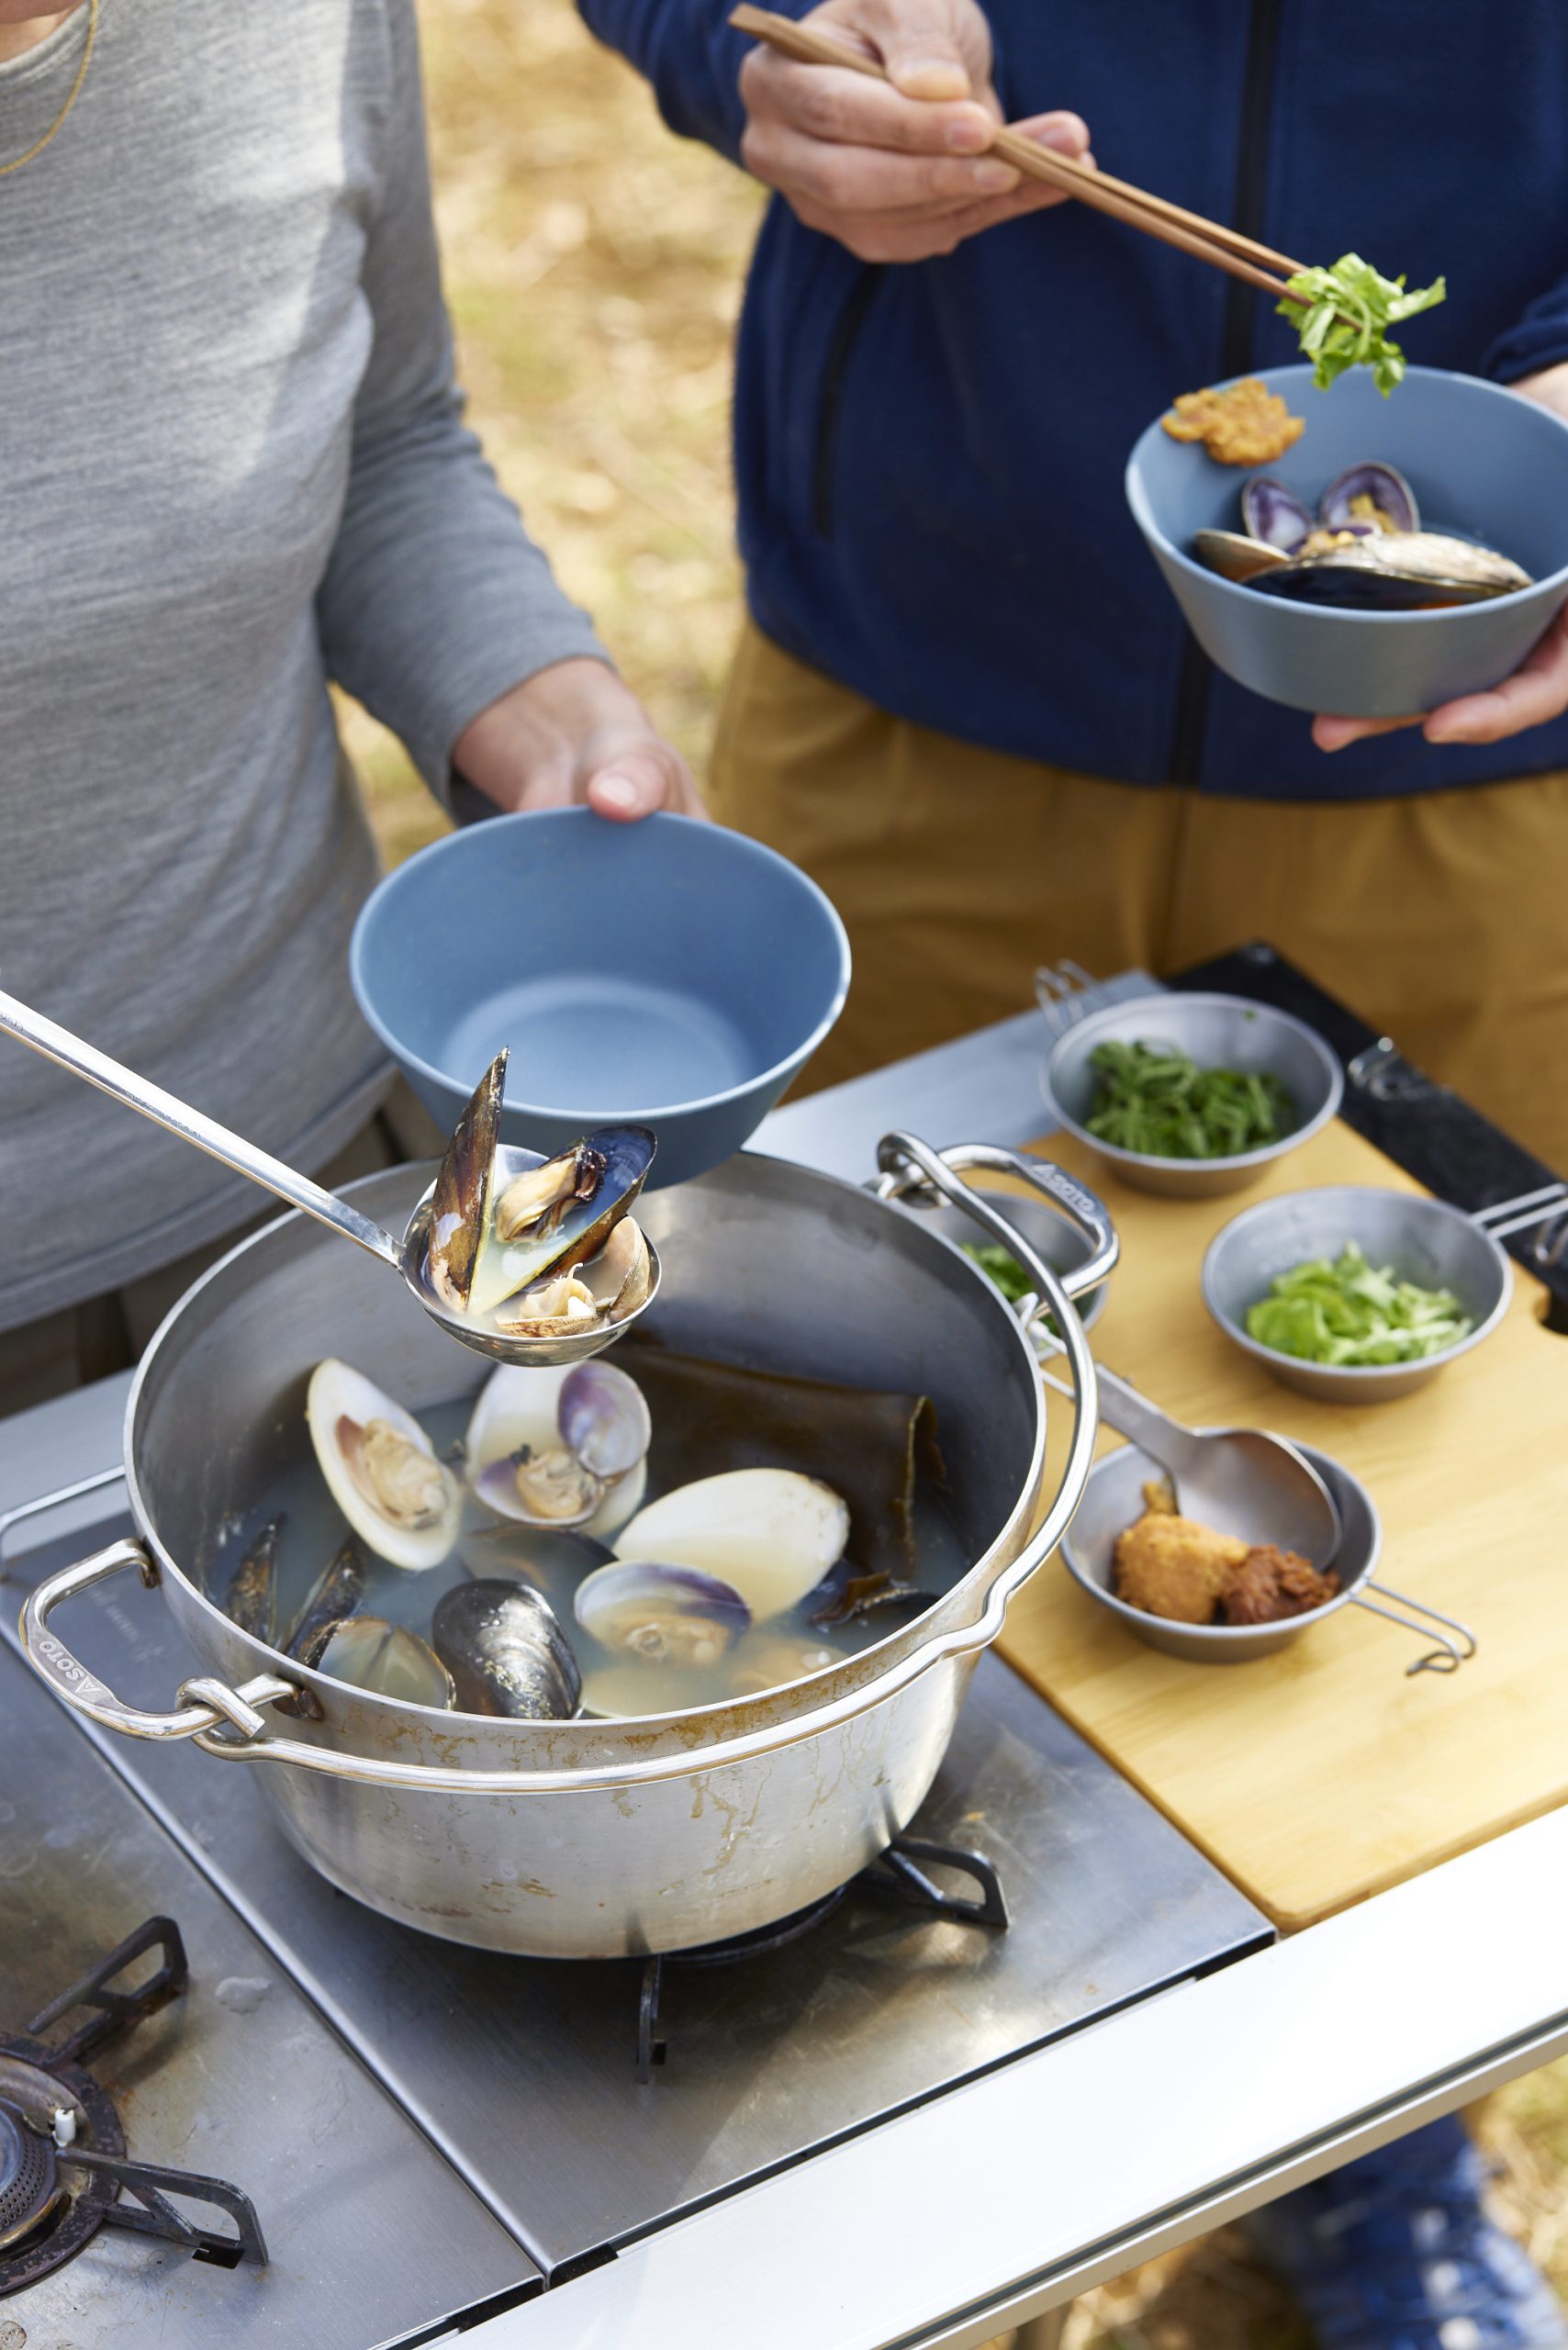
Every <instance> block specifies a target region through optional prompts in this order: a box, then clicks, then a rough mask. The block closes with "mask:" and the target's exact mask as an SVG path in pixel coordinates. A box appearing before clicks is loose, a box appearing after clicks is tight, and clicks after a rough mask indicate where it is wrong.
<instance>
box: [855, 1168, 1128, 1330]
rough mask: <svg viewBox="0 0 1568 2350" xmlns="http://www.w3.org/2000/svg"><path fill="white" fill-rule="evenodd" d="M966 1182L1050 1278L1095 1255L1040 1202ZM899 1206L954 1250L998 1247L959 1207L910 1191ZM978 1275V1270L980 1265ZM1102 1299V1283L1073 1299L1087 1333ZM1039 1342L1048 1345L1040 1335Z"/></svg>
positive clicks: (1102, 1307) (974, 1181)
mask: <svg viewBox="0 0 1568 2350" xmlns="http://www.w3.org/2000/svg"><path fill="white" fill-rule="evenodd" d="M968 1180H969V1182H970V1183H972V1184H973V1185H974V1188H975V1190H976V1191H979V1192H987V1193H988V1195H989V1196H990V1197H991V1198H994V1200H995V1202H996V1203H997V1205H998V1207H999V1208H1000V1209H1001V1210H1002V1214H1003V1215H1004V1216H1005V1217H1006V1218H1007V1221H1008V1223H1009V1224H1014V1225H1017V1227H1018V1231H1019V1235H1020V1237H1022V1238H1023V1239H1025V1240H1026V1241H1027V1242H1028V1243H1029V1245H1030V1247H1031V1248H1034V1249H1035V1250H1036V1252H1037V1253H1038V1254H1039V1255H1040V1256H1042V1257H1043V1258H1044V1259H1045V1260H1046V1262H1047V1265H1048V1266H1049V1267H1050V1269H1051V1270H1052V1272H1053V1273H1070V1272H1073V1271H1075V1270H1077V1268H1078V1267H1079V1266H1080V1265H1081V1264H1085V1263H1087V1261H1088V1259H1090V1258H1091V1257H1092V1255H1093V1254H1094V1244H1093V1242H1092V1240H1090V1239H1089V1238H1088V1237H1087V1236H1086V1235H1085V1234H1083V1233H1081V1232H1080V1231H1079V1229H1078V1227H1077V1225H1071V1224H1069V1223H1068V1222H1067V1221H1066V1220H1065V1218H1064V1217H1062V1216H1060V1215H1058V1214H1056V1213H1055V1212H1054V1211H1053V1210H1052V1209H1050V1208H1048V1207H1047V1206H1046V1205H1045V1204H1044V1203H1043V1202H1042V1201H1039V1200H1032V1199H1029V1198H1027V1197H1026V1196H1025V1194H1024V1193H1022V1192H1003V1191H999V1190H994V1189H993V1188H992V1187H991V1185H989V1184H987V1183H985V1182H984V1181H980V1180H978V1179H977V1178H976V1177H975V1176H973V1175H971V1176H969V1179H968ZM899 1205H900V1206H901V1207H902V1208H903V1209H904V1210H905V1211H906V1212H907V1213H908V1214H911V1215H914V1216H918V1217H919V1218H920V1221H921V1223H922V1224H924V1225H926V1226H927V1228H928V1229H929V1230H931V1231H933V1232H939V1233H940V1234H941V1235H942V1237H943V1238H944V1239H945V1240H951V1241H952V1242H953V1244H954V1246H955V1247H956V1248H965V1247H968V1248H996V1247H998V1246H1000V1244H999V1242H998V1241H997V1237H996V1235H995V1234H994V1233H993V1232H988V1231H987V1229H986V1227H985V1225H983V1224H977V1223H976V1221H975V1219H974V1217H973V1216H971V1215H966V1214H964V1211H963V1210H962V1208H954V1207H949V1206H948V1205H947V1204H946V1202H945V1201H933V1200H932V1199H931V1197H930V1194H929V1193H923V1192H911V1193H910V1194H909V1195H908V1197H906V1198H904V1199H902V1200H901V1201H900V1202H899ZM976 1270H977V1271H979V1270H980V1268H979V1267H978V1266H977V1267H976ZM1106 1297H1107V1288H1106V1284H1105V1283H1104V1282H1103V1281H1102V1282H1101V1283H1100V1285H1099V1287H1098V1288H1097V1289H1092V1290H1089V1291H1087V1292H1085V1294H1084V1295H1083V1296H1082V1297H1081V1298H1079V1299H1078V1300H1077V1310H1078V1318H1079V1320H1080V1322H1081V1323H1082V1325H1083V1326H1084V1328H1085V1329H1086V1330H1088V1329H1091V1328H1092V1326H1093V1325H1094V1323H1095V1322H1096V1321H1098V1319H1099V1317H1100V1315H1102V1314H1103V1312H1104V1311H1105V1302H1106ZM1042 1343H1044V1344H1046V1345H1048V1344H1049V1341H1048V1340H1046V1339H1045V1337H1044V1334H1043V1333H1042Z"/></svg>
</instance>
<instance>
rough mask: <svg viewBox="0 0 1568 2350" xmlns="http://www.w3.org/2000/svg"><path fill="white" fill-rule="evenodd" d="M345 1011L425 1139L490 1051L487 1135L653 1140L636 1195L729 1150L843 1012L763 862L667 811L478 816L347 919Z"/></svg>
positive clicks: (770, 858)
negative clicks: (497, 1113) (641, 1132)
mask: <svg viewBox="0 0 1568 2350" xmlns="http://www.w3.org/2000/svg"><path fill="white" fill-rule="evenodd" d="M349 968H350V972H351V975H352V977H353V990H354V993H355V995H356V996H357V997H358V999H359V1005H360V1009H361V1011H362V1012H363V1013H364V1016H365V1018H366V1019H367V1020H368V1021H369V1023H370V1024H371V1026H372V1028H374V1029H375V1033H376V1035H378V1036H379V1037H380V1038H381V1040H382V1042H383V1044H384V1045H385V1046H386V1049H387V1051H388V1052H389V1053H391V1055H392V1056H393V1057H394V1058H395V1059H396V1060H397V1062H398V1065H399V1067H400V1068H401V1069H403V1071H404V1072H405V1074H406V1075H407V1077H408V1079H409V1083H410V1084H411V1085H412V1086H413V1089H414V1091H415V1092H416V1093H417V1094H418V1095H419V1097H420V1101H421V1102H423V1103H424V1105H425V1107H426V1109H427V1110H429V1112H430V1113H431V1116H432V1117H433V1118H434V1119H435V1120H436V1123H437V1124H438V1125H440V1126H441V1127H442V1129H443V1130H444V1131H449V1130H450V1129H451V1128H452V1127H453V1126H454V1125H455V1124H456V1122H457V1118H458V1115H459V1113H460V1112H461V1110H462V1108H463V1104H464V1102H465V1101H466V1100H467V1098H468V1095H469V1094H470V1093H471V1091H473V1089H474V1087H475V1086H476V1084H477V1082H478V1080H479V1078H480V1076H481V1074H482V1073H483V1071H484V1069H486V1067H487V1064H488V1063H489V1061H490V1060H491V1059H492V1057H494V1055H495V1054H496V1053H498V1051H499V1050H500V1048H501V1046H503V1045H509V1046H510V1047H511V1061H510V1068H509V1071H508V1078H507V1093H506V1106H505V1110H504V1113H503V1115H502V1118H501V1137H502V1139H503V1141H506V1142H514V1143H522V1144H525V1145H527V1146H529V1147H531V1148H532V1149H535V1150H543V1151H554V1150H559V1149H561V1148H564V1147H565V1146H566V1144H567V1143H569V1142H571V1141H572V1140H573V1139H574V1138H575V1137H576V1136H578V1135H580V1134H582V1133H583V1132H584V1131H585V1130H586V1129H587V1128H588V1127H591V1126H602V1125H617V1124H621V1123H623V1122H626V1121H635V1122H637V1123H639V1124H641V1125H649V1126H652V1127H653V1129H654V1131H655V1134H656V1135H657V1136H658V1144H659V1147H658V1157H657V1158H656V1159H655V1162H654V1172H653V1176H652V1179H651V1181H652V1182H653V1183H654V1184H655V1185H658V1184H663V1183H678V1182H681V1181H684V1180H685V1179H686V1177H688V1176H689V1175H701V1174H705V1173H706V1172H707V1170H708V1169H709V1168H711V1167H716V1166H718V1165H719V1163H720V1161H721V1160H722V1159H725V1158H729V1156H730V1154H731V1152H732V1151H734V1150H738V1149H739V1148H740V1147H741V1145H742V1144H743V1143H744V1142H745V1141H746V1140H747V1138H748V1137H749V1136H750V1135H751V1134H752V1133H753V1132H754V1131H755V1129H756V1126H757V1125H759V1124H760V1122H761V1121H762V1119H763V1118H764V1117H766V1116H767V1113H768V1111H769V1110H771V1109H772V1107H773V1105H774V1103H775V1102H777V1101H778V1096H779V1095H780V1094H781V1093H782V1092H783V1091H784V1089H785V1087H786V1086H787V1085H788V1084H789V1082H790V1079H791V1078H793V1077H794V1076H795V1075H796V1074H797V1072H798V1071H799V1070H800V1069H802V1068H803V1067H804V1065H805V1063H806V1062H807V1061H808V1060H809V1059H810V1057H811V1056H812V1053H813V1052H814V1051H815V1049H816V1047H817V1046H818V1045H820V1044H821V1043H822V1040H823V1037H824V1036H825V1035H827V1033H828V1030H829V1029H830V1028H831V1027H832V1026H833V1024H834V1021H835V1020H836V1019H837V1017H838V1015H839V1013H840V1012H841V1011H842V1010H843V1007H844V999H845V995H846V991H847V989H848V985H849V942H848V940H847V939H846V936H845V934H844V925H843V923H841V922H840V921H839V918H838V916H837V914H836V913H835V912H834V910H833V908H832V906H831V905H830V904H829V903H828V901H827V900H826V898H824V897H823V893H822V891H821V890H819V889H818V888H817V886H816V884H815V883H814V882H812V881H808V880H807V878H806V877H805V875H804V874H803V873H800V872H797V871H796V869H795V867H793V866H792V865H790V864H788V863H787V862H786V861H785V859H784V858H783V857H781V856H776V855H775V854H774V852H773V851H772V850H771V849H768V848H762V847H759V846H758V845H757V844H756V842H755V841H749V840H746V839H745V838H744V837H743V836H742V834H739V833H731V832H726V831H724V830H723V829H722V827H721V826H720V825H718V824H704V823H700V822H697V821H696V820H695V819H693V818H691V817H686V816H663V815H661V816H650V817H648V818H647V819H646V820H645V821H644V822H642V823H636V824H617V823H610V822H605V821H603V820H602V819H600V818H599V817H598V816H595V815H593V814H592V813H590V811H588V809H586V808H561V809H551V810H548V811H541V812H540V813H538V814H534V815H521V816H498V817H497V818H496V819H495V820H494V821H493V822H489V823H484V824H476V825H474V826H473V827H472V828H471V829H469V830H468V831H465V832H458V833H454V834H451V835H450V836H449V837H448V838H447V839H445V840H441V841H437V842H436V843H435V844H434V845H432V846H431V847H430V848H427V849H423V850H421V851H420V854H419V855H418V856H412V857H410V858H409V861H408V863H407V864H406V865H402V866H399V867H398V869H397V871H396V872H395V873H389V874H388V875H387V877H386V879H385V880H384V881H383V882H382V883H381V884H380V886H379V888H378V889H376V890H375V891H374V893H373V894H372V896H371V897H370V898H369V900H368V901H366V903H365V906H364V911H363V912H362V913H361V915H360V917H359V921H358V922H357V923H356V924H355V925H354V934H353V946H352V948H351V950H350V957H349Z"/></svg>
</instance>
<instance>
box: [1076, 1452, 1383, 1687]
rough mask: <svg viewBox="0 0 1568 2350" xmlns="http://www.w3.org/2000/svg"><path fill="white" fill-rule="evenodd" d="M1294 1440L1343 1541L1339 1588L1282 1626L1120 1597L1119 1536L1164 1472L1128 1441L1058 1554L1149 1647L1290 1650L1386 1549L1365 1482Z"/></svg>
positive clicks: (1215, 1654) (1104, 1464)
mask: <svg viewBox="0 0 1568 2350" xmlns="http://www.w3.org/2000/svg"><path fill="white" fill-rule="evenodd" d="M1204 1433H1205V1434H1210V1433H1217V1431H1210V1430H1205V1431H1204ZM1290 1441H1291V1442H1292V1443H1293V1444H1294V1446H1295V1447H1296V1449H1297V1450H1298V1451H1299V1452H1301V1453H1303V1454H1305V1458H1306V1459H1307V1460H1310V1461H1311V1463H1312V1465H1313V1467H1314V1468H1315V1469H1316V1472H1317V1473H1318V1475H1319V1476H1320V1477H1321V1478H1322V1480H1323V1482H1324V1483H1325V1484H1326V1485H1327V1488H1328V1490H1329V1492H1330V1493H1331V1494H1333V1496H1334V1500H1335V1503H1336V1505H1337V1506H1338V1512H1339V1523H1340V1528H1341V1532H1340V1540H1339V1548H1338V1551H1337V1552H1336V1554H1335V1558H1334V1569H1335V1572H1336V1573H1337V1574H1338V1578H1339V1589H1338V1591H1337V1592H1336V1593H1335V1595H1334V1596H1333V1598H1332V1599H1330V1600H1327V1601H1326V1602H1325V1603H1324V1605H1323V1606H1321V1607H1314V1608H1311V1609H1309V1610H1308V1612H1307V1613H1306V1614H1305V1616H1292V1617H1287V1618H1286V1620H1285V1621H1284V1622H1283V1623H1282V1624H1174V1623H1172V1622H1171V1621H1170V1618H1169V1617H1165V1616H1151V1615H1149V1613H1148V1609H1147V1608H1143V1607H1133V1606H1129V1605H1128V1603H1127V1602H1126V1600H1125V1599H1118V1598H1117V1596H1116V1595H1115V1592H1114V1589H1113V1588H1112V1569H1113V1556H1114V1550H1115V1547H1116V1537H1117V1535H1118V1534H1120V1533H1122V1532H1123V1530H1124V1529H1125V1528H1126V1527H1129V1526H1130V1525H1131V1524H1132V1523H1133V1520H1134V1519H1135V1518H1136V1517H1138V1516H1141V1514H1142V1511H1143V1487H1144V1484H1145V1483H1146V1482H1147V1481H1148V1479H1149V1478H1151V1477H1158V1476H1159V1473H1160V1472H1159V1468H1158V1466H1157V1465H1156V1463H1155V1462H1154V1461H1152V1460H1150V1459H1149V1458H1148V1454H1147V1453H1144V1452H1140V1451H1139V1450H1138V1449H1137V1446H1136V1445H1131V1444H1124V1445H1122V1446H1120V1447H1119V1448H1118V1449H1117V1450H1116V1451H1114V1452H1108V1453H1106V1454H1105V1456H1104V1458H1103V1460H1097V1461H1096V1462H1095V1463H1094V1466H1093V1468H1092V1470H1091V1471H1090V1472H1089V1483H1088V1484H1087V1485H1086V1486H1085V1487H1084V1490H1083V1499H1082V1500H1081V1502H1080V1504H1079V1505H1078V1515H1077V1516H1076V1517H1075V1518H1074V1519H1073V1521H1072V1525H1071V1527H1070V1528H1069V1530H1068V1532H1067V1533H1066V1534H1065V1535H1063V1537H1062V1545H1061V1554H1062V1557H1063V1559H1064V1560H1065V1561H1067V1567H1068V1572H1069V1573H1070V1575H1071V1576H1072V1577H1073V1580H1074V1581H1075V1582H1076V1583H1081V1585H1082V1587H1083V1589H1084V1590H1085V1591H1086V1592H1087V1593H1088V1594H1089V1596H1090V1597H1091V1599H1093V1600H1097V1601H1098V1602H1099V1604H1100V1606H1102V1607H1105V1608H1108V1609H1109V1610H1110V1612H1111V1614H1112V1615H1113V1616H1117V1617H1120V1618H1121V1620H1122V1622H1123V1623H1124V1624H1125V1625H1126V1628H1127V1629H1128V1630H1129V1631H1130V1632H1135V1633H1136V1634H1137V1637H1138V1639H1140V1640H1145V1641H1147V1642H1148V1646H1149V1647H1150V1648H1151V1649H1159V1650H1162V1651H1163V1652H1164V1653H1165V1655H1167V1656H1179V1657H1182V1658H1184V1659H1185V1660H1186V1661H1187V1662H1189V1663H1191V1664H1245V1663H1246V1662H1247V1661H1248V1660H1249V1658H1250V1657H1255V1656H1271V1655H1272V1654H1273V1653H1274V1651H1275V1650H1276V1649H1282V1648H1288V1647H1289V1645H1290V1643H1291V1641H1292V1640H1294V1639H1296V1638H1297V1636H1298V1635H1299V1634H1300V1633H1302V1632H1305V1631H1307V1630H1309V1629H1310V1628H1311V1627H1312V1626H1313V1625H1314V1624H1320V1623H1321V1622H1322V1621H1323V1618H1324V1617H1326V1616H1332V1615H1333V1613H1334V1611H1335V1609H1336V1608H1338V1607H1343V1606H1346V1605H1347V1604H1348V1603H1349V1602H1350V1600H1352V1599H1354V1598H1355V1597H1356V1595H1357V1594H1358V1593H1359V1592H1361V1590H1363V1589H1364V1588H1365V1587H1366V1586H1367V1584H1368V1583H1370V1582H1371V1580H1372V1570H1373V1568H1374V1567H1375V1566H1376V1565H1377V1562H1378V1558H1379V1554H1380V1553H1381V1551H1382V1550H1383V1525H1382V1521H1381V1520H1380V1518H1379V1516H1378V1514H1377V1509H1376V1505H1374V1503H1373V1501H1372V1495H1371V1494H1369V1493H1368V1491H1367V1489H1366V1487H1365V1486H1364V1485H1363V1484H1362V1483H1361V1479H1360V1478H1359V1477H1354V1476H1352V1475H1351V1473H1350V1471H1349V1470H1348V1469H1345V1468H1342V1467H1341V1466H1340V1464H1339V1462H1338V1460H1330V1459H1329V1457H1328V1455H1327V1453H1326V1452H1319V1451H1317V1450H1316V1448H1315V1447H1314V1446H1312V1445H1310V1444H1303V1443H1302V1441H1301V1438H1299V1437H1292V1438H1291V1439H1290Z"/></svg>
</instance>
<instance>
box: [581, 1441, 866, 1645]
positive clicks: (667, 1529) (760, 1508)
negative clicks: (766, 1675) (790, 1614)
mask: <svg viewBox="0 0 1568 2350" xmlns="http://www.w3.org/2000/svg"><path fill="white" fill-rule="evenodd" d="M848 1539H849V1512H848V1510H847V1508H846V1506H845V1504H844V1503H843V1501H841V1500H840V1498H839V1496H838V1494H835V1493H834V1490H833V1488H832V1486H831V1485H824V1484H822V1483H819V1482H818V1480H817V1479H816V1478H815V1477H803V1476H801V1474H800V1472H799V1471H797V1470H794V1469H732V1470H729V1471H727V1472H725V1474H724V1475H722V1476H720V1477H701V1478H699V1479H698V1481H697V1483H695V1484H690V1485H679V1486H678V1487H677V1488H676V1490H675V1492H674V1493H671V1494H663V1495H661V1497H660V1498H659V1500H657V1501H656V1502H652V1503H650V1504H649V1505H648V1507H647V1508H646V1509H644V1510H640V1511H639V1512H638V1513H637V1515H636V1516H635V1517H633V1519H632V1521H631V1523H630V1524H629V1525H627V1526H624V1527H622V1530H621V1532H620V1534H619V1535H618V1536H617V1538H616V1540H615V1545H614V1548H615V1555H616V1557H617V1558H618V1559H626V1560H636V1561H649V1562H658V1563H662V1564H663V1565H666V1566H671V1567H697V1568H700V1570H701V1571H702V1572H703V1573H705V1574H711V1575H716V1576H717V1577H718V1578H719V1579H720V1581H721V1582H723V1583H729V1584H731V1585H732V1587H733V1588H734V1590H736V1591H738V1592H739V1594H740V1595H741V1597H742V1598H743V1599H744V1600H745V1603H746V1606H748V1607H749V1608H750V1609H751V1612H752V1617H753V1620H754V1621H755V1622H756V1623H759V1624H760V1623H766V1622H767V1619H768V1617H772V1616H782V1615H784V1614H785V1613H786V1612H787V1611H788V1610H789V1609H790V1608H791V1607H796V1606H799V1605H800V1603H801V1600H802V1599H804V1597H805V1596H806V1594H807V1593H808V1592H809V1591H814V1590H815V1589H816V1587H817V1585H818V1583H821V1581H822V1579H823V1576H824V1575H825V1574H827V1573H828V1572H830V1570H831V1569H832V1568H834V1566H836V1565H837V1563H838V1561H839V1560H840V1559H841V1558H842V1557H843V1556H844V1548H845V1544H846V1542H847V1540H848Z"/></svg>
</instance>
